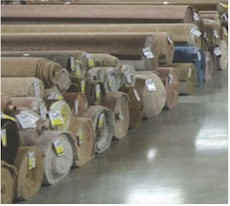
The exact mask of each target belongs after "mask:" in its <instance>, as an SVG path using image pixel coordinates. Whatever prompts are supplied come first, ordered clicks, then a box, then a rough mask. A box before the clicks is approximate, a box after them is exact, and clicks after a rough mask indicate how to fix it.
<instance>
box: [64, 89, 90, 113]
mask: <svg viewBox="0 0 230 206" xmlns="http://www.w3.org/2000/svg"><path fill="white" fill-rule="evenodd" d="M64 99H65V101H66V102H67V103H68V104H69V106H70V108H71V109H72V113H73V114H75V115H78V116H81V114H82V113H84V112H86V111H87V109H88V107H89V105H88V100H87V97H86V95H85V94H83V93H80V92H67V93H65V94H64Z"/></svg>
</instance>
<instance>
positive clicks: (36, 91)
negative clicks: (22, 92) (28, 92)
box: [33, 79, 41, 97]
mask: <svg viewBox="0 0 230 206" xmlns="http://www.w3.org/2000/svg"><path fill="white" fill-rule="evenodd" d="M33 84H34V94H35V96H36V97H40V95H41V91H40V84H39V80H38V79H35V80H34V82H33Z"/></svg>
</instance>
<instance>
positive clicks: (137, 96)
mask: <svg viewBox="0 0 230 206" xmlns="http://www.w3.org/2000/svg"><path fill="white" fill-rule="evenodd" d="M133 92H134V95H135V97H136V99H137V101H138V102H139V101H141V98H140V96H139V94H138V92H137V90H136V89H135V88H134V89H133Z"/></svg>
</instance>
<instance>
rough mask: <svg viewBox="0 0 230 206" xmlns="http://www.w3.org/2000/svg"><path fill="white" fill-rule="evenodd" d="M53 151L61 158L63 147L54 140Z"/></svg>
mask: <svg viewBox="0 0 230 206" xmlns="http://www.w3.org/2000/svg"><path fill="white" fill-rule="evenodd" d="M53 145H54V149H55V152H56V155H57V156H62V155H63V154H64V147H63V145H62V144H61V142H60V141H59V140H56V141H55V142H54V143H53Z"/></svg>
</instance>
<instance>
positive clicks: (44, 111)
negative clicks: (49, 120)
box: [40, 104, 48, 120]
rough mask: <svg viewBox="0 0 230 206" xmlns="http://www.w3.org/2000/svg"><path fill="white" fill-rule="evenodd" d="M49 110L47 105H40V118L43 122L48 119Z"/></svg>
mask: <svg viewBox="0 0 230 206" xmlns="http://www.w3.org/2000/svg"><path fill="white" fill-rule="evenodd" d="M47 113H48V111H47V108H46V105H45V104H40V116H41V119H42V120H46V117H47Z"/></svg>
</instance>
